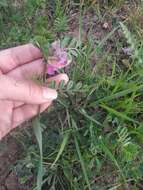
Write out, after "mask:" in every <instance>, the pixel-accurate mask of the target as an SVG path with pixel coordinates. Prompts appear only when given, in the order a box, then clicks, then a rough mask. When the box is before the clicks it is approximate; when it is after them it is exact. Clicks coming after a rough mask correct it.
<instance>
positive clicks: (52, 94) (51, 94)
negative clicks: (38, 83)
mask: <svg viewBox="0 0 143 190" xmlns="http://www.w3.org/2000/svg"><path fill="white" fill-rule="evenodd" d="M57 96H58V94H57V92H56V91H55V90H52V89H47V88H43V97H44V98H45V99H52V100H54V99H56V98H57Z"/></svg>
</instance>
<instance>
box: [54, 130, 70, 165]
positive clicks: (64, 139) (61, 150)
mask: <svg viewBox="0 0 143 190" xmlns="http://www.w3.org/2000/svg"><path fill="white" fill-rule="evenodd" d="M68 139H69V133H66V134H65V135H64V138H63V141H62V144H61V146H60V149H59V152H58V154H57V156H56V159H55V161H54V162H53V164H52V166H51V168H52V167H53V166H54V165H55V164H56V162H57V161H58V160H59V158H60V156H61V155H62V153H63V151H64V149H65V146H66V144H67V142H68Z"/></svg>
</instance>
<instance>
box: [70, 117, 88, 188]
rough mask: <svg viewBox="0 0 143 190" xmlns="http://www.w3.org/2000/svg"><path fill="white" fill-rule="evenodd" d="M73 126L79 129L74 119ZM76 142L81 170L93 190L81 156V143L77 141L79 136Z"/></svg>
mask: <svg viewBox="0 0 143 190" xmlns="http://www.w3.org/2000/svg"><path fill="white" fill-rule="evenodd" d="M72 124H73V125H74V127H75V128H76V129H77V126H76V123H75V121H74V120H73V119H72ZM74 142H75V146H76V151H77V154H78V157H79V160H80V164H81V168H82V171H83V175H84V178H85V181H86V184H87V186H88V189H89V190H91V186H90V182H89V179H88V174H87V171H86V166H85V163H84V160H83V158H82V155H81V151H80V146H79V143H78V140H77V136H74Z"/></svg>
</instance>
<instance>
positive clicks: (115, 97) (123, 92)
mask: <svg viewBox="0 0 143 190" xmlns="http://www.w3.org/2000/svg"><path fill="white" fill-rule="evenodd" d="M142 88H143V85H140V86H136V87H132V88H129V89H127V90H123V91H120V92H117V93H116V94H113V95H110V96H106V97H104V98H101V99H99V100H97V101H95V102H92V103H91V104H90V105H89V107H93V106H96V105H98V104H99V103H101V102H108V101H111V100H114V99H117V98H121V97H123V96H125V95H128V94H130V93H132V92H136V91H139V90H141V89H142Z"/></svg>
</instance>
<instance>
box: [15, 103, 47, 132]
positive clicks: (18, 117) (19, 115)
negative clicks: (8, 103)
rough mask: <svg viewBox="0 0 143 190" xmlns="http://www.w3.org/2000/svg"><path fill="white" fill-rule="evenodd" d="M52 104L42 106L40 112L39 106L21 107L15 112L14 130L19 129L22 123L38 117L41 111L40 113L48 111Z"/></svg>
mask: <svg viewBox="0 0 143 190" xmlns="http://www.w3.org/2000/svg"><path fill="white" fill-rule="evenodd" d="M50 104H51V102H47V103H44V104H42V105H40V110H39V105H23V106H21V107H18V108H15V109H14V112H13V122H12V123H13V124H12V128H15V127H17V126H18V125H20V124H21V123H23V122H25V121H27V120H29V119H30V118H32V117H34V116H36V115H37V114H38V113H39V111H40V113H41V112H43V111H44V110H45V109H47V108H48V107H49V106H50Z"/></svg>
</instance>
